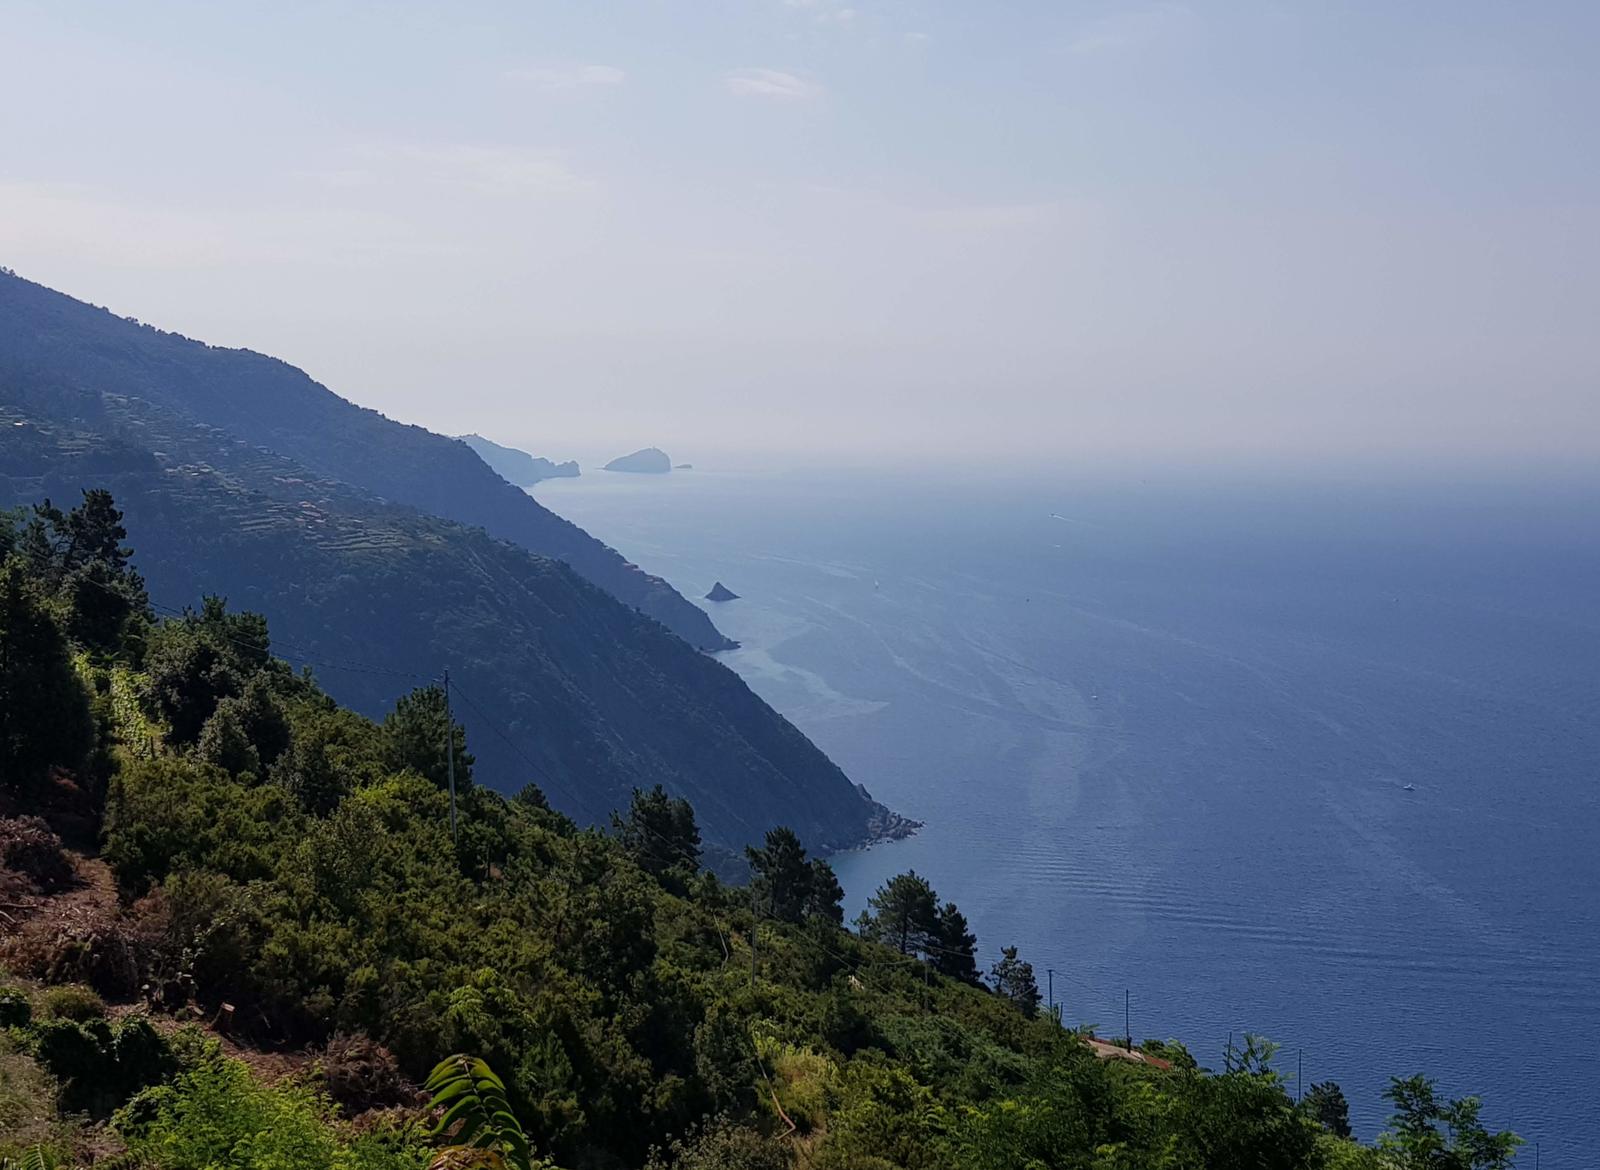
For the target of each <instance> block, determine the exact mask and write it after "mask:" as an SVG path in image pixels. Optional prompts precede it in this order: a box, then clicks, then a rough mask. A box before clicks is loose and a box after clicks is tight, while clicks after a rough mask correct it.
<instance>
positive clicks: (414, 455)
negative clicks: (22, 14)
mask: <svg viewBox="0 0 1600 1170" xmlns="http://www.w3.org/2000/svg"><path fill="white" fill-rule="evenodd" d="M0 371H8V372H10V373H11V374H12V375H14V376H20V377H21V379H22V380H24V381H26V380H27V376H29V375H40V376H43V377H44V378H46V380H48V381H49V382H51V383H52V384H55V385H60V386H70V387H72V388H74V389H77V390H86V391H92V392H95V393H112V394H120V395H125V396H132V397H138V398H143V399H146V400H148V401H150V402H152V403H155V404H157V405H160V406H165V407H168V408H170V409H176V410H180V411H182V412H184V413H186V414H188V415H189V416H191V417H192V418H194V420H195V421H197V422H202V423H207V424H209V425H211V426H215V427H220V428H222V429H223V430H226V431H228V432H229V433H231V434H232V435H233V436H234V437H236V438H238V439H241V440H243V441H244V442H246V443H250V444H253V445H259V446H262V447H265V448H267V449H268V450H271V451H276V452H278V453H279V454H281V455H285V456H288V457H289V458H291V459H294V460H296V461H297V462H299V463H301V464H302V465H303V466H304V467H305V468H307V469H309V470H310V471H312V472H314V473H316V474H318V475H324V476H329V477H333V478H336V479H339V480H342V481H344V482H345V483H349V484H352V485H354V486H356V487H359V488H364V489H366V490H367V491H369V492H372V493H374V494H375V495H378V496H382V497H384V498H385V499H389V500H394V501H396V502H398V503H403V504H409V505H411V506H412V507H414V508H418V509H420V510H422V511H424V512H429V513H432V514H433V515H435V516H442V517H444V518H445V519H448V520H459V521H461V522H462V523H464V524H476V525H479V526H481V527H482V528H484V529H486V530H487V531H488V532H489V533H490V535H492V536H498V537H500V538H502V539H504V540H509V541H512V542H513V543H515V544H519V545H521V546H522V547H523V548H525V549H528V550H529V551H531V552H535V553H539V554H540V555H542V556H550V557H557V558H559V559H560V560H563V561H565V562H566V563H567V564H569V565H571V566H572V567H573V568H574V569H576V570H577V571H578V572H579V573H580V574H582V575H583V576H584V577H586V578H588V579H589V580H590V581H593V582H594V583H595V584H596V585H599V586H600V587H601V588H602V589H605V590H606V591H607V592H609V593H611V594H612V595H613V596H615V597H617V598H620V599H621V600H622V601H625V602H627V603H628V604H629V605H631V606H633V607H635V608H636V609H639V610H640V611H642V612H644V613H647V614H649V615H650V616H651V617H653V618H655V619H656V620H657V621H659V622H661V623H662V624H663V625H665V626H666V627H667V628H668V629H670V630H672V631H673V632H674V633H675V634H677V635H678V636H679V637H681V638H683V639H684V640H685V641H686V642H688V643H689V644H690V645H692V646H697V647H699V648H700V649H702V650H725V649H728V648H730V647H731V646H732V645H733V643H732V642H730V641H729V640H728V639H727V638H725V637H723V636H722V635H721V634H720V633H718V632H717V630H716V627H714V626H713V625H712V624H711V620H710V619H709V618H708V617H706V615H705V614H704V613H703V612H702V611H701V610H700V609H698V608H697V607H696V606H694V605H692V604H691V603H690V602H688V601H687V600H685V599H684V598H683V597H681V596H680V595H679V594H678V593H677V592H676V591H674V590H673V588H672V587H671V586H670V585H668V584H667V583H666V582H665V581H663V580H661V578H659V577H655V576H652V575H650V574H648V573H645V572H643V571H642V570H640V569H639V568H638V566H636V565H632V564H629V563H628V562H627V561H626V560H625V559H624V558H623V557H622V556H621V554H619V553H617V552H616V551H615V550H614V549H611V548H608V547H607V546H606V545H604V544H602V543H601V542H599V541H598V540H595V539H594V538H593V537H591V536H590V535H589V534H588V533H586V532H584V531H583V529H581V528H579V527H577V526H576V525H574V524H570V523H568V522H567V521H566V520H563V519H561V517H559V516H557V515H555V514H554V513H553V512H550V511H549V510H548V509H546V508H544V507H542V506H541V505H540V504H539V503H538V502H537V501H535V500H534V499H532V498H531V497H530V496H529V495H528V494H527V493H526V492H524V491H522V490H520V489H519V488H516V487H513V486H512V485H511V484H509V483H507V482H506V481H505V480H504V479H502V478H501V477H500V476H498V475H496V474H495V473H494V472H493V471H492V470H490V468H489V467H488V466H487V465H486V464H485V463H484V462H483V460H482V459H480V458H478V456H477V455H476V454H475V453H474V452H473V451H472V450H471V449H470V448H468V447H467V445H466V444H465V443H462V442H461V441H459V440H457V439H451V438H447V437H445V436H444V435H436V434H434V433H433V432H432V431H428V430H425V429H423V428H422V427H415V426H407V425H406V424H404V423H398V422H395V421H394V420H392V419H388V418H385V417H384V416H383V415H381V414H379V413H378V412H377V411H374V410H367V409H364V408H362V407H359V406H356V405H355V404H354V403H351V402H347V401H346V400H345V399H343V398H340V397H339V396H338V395H337V394H334V393H333V392H332V391H331V390H329V389H328V388H327V387H325V386H323V385H321V384H320V383H317V382H315V381H313V380H312V379H311V378H310V377H309V376H307V375H306V374H305V373H304V372H303V371H301V370H298V369H296V368H295V367H293V366H291V365H289V364H288V363H286V362H282V361H279V360H278V359H276V358H270V357H265V356H263V355H262V354H258V353H252V352H250V351H249V350H238V349H219V348H213V347H212V346H208V345H206V344H204V343H203V342H199V341H192V340H190V339H189V338H186V337H180V336H179V335H177V334H175V333H164V332H162V331H160V330H158V329H154V328H151V327H149V326H145V325H140V324H139V323H137V322H136V321H132V320H125V319H123V318H121V317H118V316H116V315H114V314H112V313H110V312H107V311H106V310H104V309H99V308H95V307H94V306H92V305H86V304H84V303H83V302H82V301H76V300H73V299H72V298H71V297H68V296H64V295H62V294H61V293H58V292H54V291H52V290H51V289H47V288H45V287H44V286H42V285H38V284H34V283H33V282H31V281H27V280H23V279H22V278H21V277H18V276H16V275H14V274H10V273H5V272H0ZM14 380H15V379H14Z"/></svg>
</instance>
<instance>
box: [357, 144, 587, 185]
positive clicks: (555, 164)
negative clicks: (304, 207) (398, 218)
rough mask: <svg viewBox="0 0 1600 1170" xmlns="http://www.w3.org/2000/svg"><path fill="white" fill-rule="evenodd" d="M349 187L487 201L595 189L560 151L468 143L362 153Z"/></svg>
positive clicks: (393, 146)
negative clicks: (392, 186)
mask: <svg viewBox="0 0 1600 1170" xmlns="http://www.w3.org/2000/svg"><path fill="white" fill-rule="evenodd" d="M355 159H356V162H357V163H358V166H357V167H356V168H353V169H351V170H348V171H344V172H339V173H340V174H341V175H342V176H343V177H344V182H345V185H349V184H350V183H351V182H352V178H351V177H352V176H354V180H353V181H356V182H359V181H362V180H379V181H383V182H390V181H395V180H398V181H402V182H408V183H413V184H415V183H426V184H429V185H431V186H438V187H455V188H461V189H465V190H470V191H474V192H476V193H478V194H482V195H519V194H532V193H546V194H563V193H570V192H574V191H583V190H587V189H589V188H590V187H592V186H593V184H592V183H591V182H590V181H589V180H588V179H585V178H584V177H582V176H581V175H579V174H577V173H576V172H575V171H574V170H573V169H572V167H571V166H570V165H569V164H568V162H567V160H566V158H565V156H564V155H562V154H561V153H560V152H558V151H551V150H534V149H530V148H528V147H521V146H499V145H480V144H476V143H465V142H445V143H416V142H402V143H385V144H374V145H368V146H363V147H359V148H357V150H356V151H355Z"/></svg>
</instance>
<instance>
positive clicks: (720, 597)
mask: <svg viewBox="0 0 1600 1170" xmlns="http://www.w3.org/2000/svg"><path fill="white" fill-rule="evenodd" d="M706 600H707V601H738V600H739V595H738V594H737V593H735V592H734V591H733V590H732V589H729V588H728V587H727V586H726V585H724V584H723V583H722V582H721V581H718V582H717V583H716V584H715V585H713V586H712V587H711V592H710V593H707V594H706Z"/></svg>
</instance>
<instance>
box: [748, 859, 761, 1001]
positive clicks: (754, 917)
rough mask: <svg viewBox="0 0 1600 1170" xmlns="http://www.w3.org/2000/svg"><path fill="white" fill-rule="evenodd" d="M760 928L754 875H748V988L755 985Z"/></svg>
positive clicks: (752, 988)
mask: <svg viewBox="0 0 1600 1170" xmlns="http://www.w3.org/2000/svg"><path fill="white" fill-rule="evenodd" d="M760 929H761V917H760V911H759V910H758V909H757V905H756V875H755V874H753V873H752V874H751V875H750V989H751V990H752V991H753V990H755V986H756V932H757V931H758V930H760Z"/></svg>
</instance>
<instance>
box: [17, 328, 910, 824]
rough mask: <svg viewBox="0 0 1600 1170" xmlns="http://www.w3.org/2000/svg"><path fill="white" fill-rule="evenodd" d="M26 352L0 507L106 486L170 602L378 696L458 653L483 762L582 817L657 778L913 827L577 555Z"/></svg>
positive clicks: (687, 792)
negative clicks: (591, 572)
mask: <svg viewBox="0 0 1600 1170" xmlns="http://www.w3.org/2000/svg"><path fill="white" fill-rule="evenodd" d="M58 344H65V342H64V341H61V340H58ZM8 356H9V354H8V351H7V349H6V347H5V346H4V345H3V344H0V507H10V506H15V505H19V504H24V503H28V502H32V501H35V500H38V499H40V498H42V497H47V496H48V497H51V498H53V499H55V500H57V501H60V502H61V503H63V504H68V505H70V504H71V503H72V502H74V501H75V500H76V499H77V496H78V492H79V491H80V489H82V488H83V487H86V486H104V487H108V488H110V489H111V490H112V492H113V493H114V494H115V496H116V499H117V502H118V504H119V506H120V507H122V508H123V510H124V512H125V514H126V523H127V527H128V531H129V536H130V543H131V544H133V545H134V546H135V548H136V550H137V555H138V564H139V565H140V567H141V569H142V570H143V572H144V573H145V574H146V578H147V580H148V583H149V586H150V592H151V596H152V598H153V599H154V600H155V601H156V602H158V603H160V604H163V605H166V606H171V607H177V606H182V605H186V604H197V603H198V601H199V599H200V597H201V595H202V594H204V593H217V594H222V595H224V596H226V597H227V598H228V599H229V602H230V604H231V605H233V606H235V607H238V608H247V609H252V610H256V611H259V612H261V613H263V614H265V615H266V617H267V618H268V620H269V622H270V623H271V627H272V631H273V642H274V647H275V649H276V650H277V651H278V652H279V653H281V654H282V656H284V657H286V658H289V659H290V660H291V661H293V662H294V663H296V664H297V665H301V664H304V665H309V666H311V668H312V669H313V670H314V671H315V672H316V673H317V674H318V676H319V677H320V678H321V680H322V681H323V683H324V685H325V686H326V687H327V688H328V689H329V690H330V692H332V693H333V694H334V695H335V696H337V697H338V698H339V699H341V700H342V701H344V702H346V703H348V704H349V705H351V706H353V707H356V708H357V709H359V710H361V711H363V712H365V713H367V714H369V715H374V716H381V715H382V714H383V713H384V712H385V711H386V710H387V709H388V708H389V707H391V706H392V704H393V703H394V701H395V699H396V698H397V697H398V696H399V695H401V694H403V693H405V692H406V691H409V690H410V689H412V688H413V687H414V686H418V685H422V684H423V683H426V682H428V681H430V680H432V679H435V678H437V677H438V675H439V674H440V672H441V671H442V670H443V669H444V668H445V667H448V668H449V669H450V672H451V679H452V682H453V683H455V684H456V685H457V688H458V692H459V694H460V695H461V696H462V700H461V701H462V707H461V709H460V710H459V712H458V714H459V715H460V716H461V718H462V721H463V722H464V723H465V724H466V726H467V729H468V733H469V736H470V737H471V744H472V750H473V751H474V752H475V753H476V754H477V756H478V761H479V765H478V775H479V778H480V780H481V781H482V782H484V783H488V784H491V785H493V786H494V787H497V788H500V789H502V790H507V791H513V790H516V789H518V788H521V787H522V786H523V785H524V784H526V783H528V782H530V781H532V782H534V783H537V784H539V786H540V787H541V788H543V789H544V790H545V792H546V794H547V795H548V796H549V798H550V800H551V802H552V803H553V804H554V805H556V807H558V808H561V809H562V810H563V811H566V812H569V813H570V814H572V815H574V816H575V817H578V818H579V819H582V820H586V821H599V820H602V819H603V818H605V817H606V815H607V814H608V813H609V812H610V811H611V810H612V809H614V808H619V807H626V805H627V803H628V797H629V793H630V791H631V790H632V789H633V788H634V787H635V786H638V787H648V786H650V785H653V784H656V783H661V784H664V785H665V786H666V787H667V788H668V789H669V790H671V791H673V792H675V793H678V794H681V795H684V796H687V797H688V798H689V799H690V800H691V801H692V802H693V804H694V807H695V810H696V814H697V816H698V817H699V819H700V823H701V825H702V827H703V830H704V832H705V834H706V838H707V840H708V842H710V843H712V844H713V845H717V846H722V847H724V848H737V847H738V846H741V845H743V844H744V843H746V842H750V841H754V840H757V839H759V837H760V836H761V834H762V833H764V832H765V830H766V829H768V828H770V827H771V826H773V825H775V824H789V825H791V826H793V827H794V828H795V830H796V831H797V832H799V833H800V834H801V836H802V837H803V838H804V839H805V840H806V841H807V842H808V843H809V844H813V845H814V846H816V847H817V848H828V847H844V846H848V845H851V844H855V843H858V842H860V841H863V840H866V839H868V838H870V837H872V836H874V835H877V834H880V833H882V832H884V831H885V826H886V825H888V826H891V827H892V826H893V825H894V824H896V823H897V822H895V821H894V819H893V817H892V814H889V813H888V812H887V810H885V809H883V808H882V807H881V806H879V805H877V804H875V803H874V802H872V801H871V800H870V799H869V798H867V797H866V796H865V794H864V793H862V792H860V791H858V790H857V789H856V788H855V786H853V785H852V784H851V783H850V782H849V780H848V779H847V778H846V777H845V775H844V774H843V773H842V772H841V771H840V770H839V768H838V767H837V766H836V765H835V764H834V763H833V762H832V761H830V760H829V759H828V758H827V757H826V756H825V755H823V753H822V752H821V751H819V750H818V749H817V748H816V746H815V745H813V744H812V743H811V742H810V741H809V740H808V739H807V738H806V737H805V736H804V735H803V734H801V733H800V731H799V730H798V729H796V728H795V727H794V726H793V725H792V724H791V723H789V721H788V720H786V719H784V718H783V717H782V716H780V715H778V714H777V713H776V712H775V711H773V710H772V709H771V708H770V707H768V706H767V705H766V704H765V703H763V702H762V701H761V699H759V698H758V697H757V696H756V695H755V694H754V693H753V692H752V691H751V690H750V689H749V688H748V687H747V686H746V685H745V684H744V682H743V681H742V680H741V679H740V678H739V677H738V676H737V675H735V674H734V673H733V672H732V671H730V670H728V669H727V668H726V667H724V666H722V665H721V664H720V663H718V662H717V661H715V660H714V659H712V658H710V657H708V656H707V655H705V654H702V653H699V652H698V651H696V650H694V649H693V648H691V647H690V646H689V645H688V644H687V643H685V642H684V641H682V640H681V639H679V638H678V637H676V636H674V635H673V634H672V633H670V632H669V631H668V630H667V629H666V628H664V627H663V626H662V625H660V624H659V623H657V622H656V621H654V620H653V619H651V618H649V617H646V616H644V615H642V614H640V613H639V612H637V611H636V610H634V609H632V608H630V607H627V606H624V605H622V604H621V603H619V602H618V601H616V600H615V599H614V598H613V597H611V596H610V595H609V594H608V593H606V592H604V591H602V590H601V589H599V588H598V587H596V586H594V585H593V584H591V583H590V582H588V581H586V580H584V579H583V578H582V577H580V576H579V575H578V574H577V573H575V572H574V571H573V570H572V569H571V568H569V567H568V566H567V565H566V564H564V563H562V562H560V561H557V560H553V559H548V558H541V557H537V556H534V555H533V554H531V553H529V552H528V551H527V550H525V549H523V548H520V547H518V546H516V545H513V544H511V543H509V542H506V541H502V540H497V539H495V538H494V537H492V536H490V535H489V534H488V533H486V532H484V531H483V530H482V529H478V528H473V527H468V526H464V525H461V524H458V523H455V522H453V521H449V520H444V519H441V518H438V517H435V516H429V515H426V514H423V513H419V512H418V511H416V510H415V509H413V508H409V507H405V506H402V505H398V504H395V503H393V502H390V501H385V500H382V499H380V498H378V497H377V496H375V495H374V494H373V493H371V492H368V491H365V490H363V489H361V488H358V487H354V486H352V485H351V484H348V483H344V482H341V481H339V480H337V479H334V478H331V477H328V476H323V475H319V474H318V473H317V472H315V471H313V470H312V469H310V468H308V467H306V466H305V465H304V464H302V463H299V462H296V461H295V460H292V459H289V458H286V457H284V456H283V455H281V454H278V453H275V452H272V451H269V450H265V449H264V448H263V447H261V446H260V445H258V444H255V443H251V442H246V441H242V440H240V439H239V438H237V437H235V436H234V435H231V434H229V433H228V432H227V431H225V430H222V429H220V428H218V427H216V426H213V425H211V424H209V423H207V422H204V421H201V420H199V419H197V418H195V417H194V416H193V415H190V414H187V413H184V412H180V411H176V410H173V409H170V408H168V407H165V406H162V405H159V404H156V403H154V402H152V401H151V400H150V399H149V398H145V397H133V396H125V395H121V394H115V393H110V392H106V393H101V392H97V391H94V390H88V389H84V388H83V387H82V386H81V385H79V384H76V383H75V382H72V381H68V380H65V379H63V378H58V377H56V376H55V375H53V374H52V373H51V372H50V371H48V370H41V369H39V368H37V367H34V368H32V369H27V370H23V369H18V368H17V367H16V366H14V365H12V364H10V363H9V362H7V361H6V358H7V357H8ZM454 445H455V446H459V444H454ZM461 449H462V450H463V451H465V448H461ZM469 454H470V453H469ZM474 458H475V457H474ZM480 466H481V464H480ZM508 490H512V491H514V490H516V489H512V488H509V485H508ZM886 818H887V819H886Z"/></svg>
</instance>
